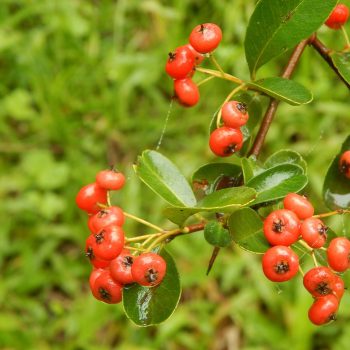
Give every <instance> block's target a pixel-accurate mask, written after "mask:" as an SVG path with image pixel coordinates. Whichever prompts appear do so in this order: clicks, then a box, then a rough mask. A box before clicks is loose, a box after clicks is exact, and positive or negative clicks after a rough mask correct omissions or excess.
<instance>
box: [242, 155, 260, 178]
mask: <svg viewBox="0 0 350 350" xmlns="http://www.w3.org/2000/svg"><path fill="white" fill-rule="evenodd" d="M241 164H242V170H243V177H244V183H247V182H248V181H249V180H250V179H252V178H253V177H254V176H257V175H259V174H260V173H262V172H264V171H265V169H264V168H262V167H260V166H259V165H257V164H256V160H255V159H254V158H253V157H249V158H241Z"/></svg>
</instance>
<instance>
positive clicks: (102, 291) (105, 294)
mask: <svg viewBox="0 0 350 350" xmlns="http://www.w3.org/2000/svg"><path fill="white" fill-rule="evenodd" d="M98 292H99V293H100V296H101V298H102V299H104V300H111V294H110V293H109V292H108V290H106V289H104V288H99V290H98Z"/></svg>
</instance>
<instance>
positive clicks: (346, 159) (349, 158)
mask: <svg viewBox="0 0 350 350" xmlns="http://www.w3.org/2000/svg"><path fill="white" fill-rule="evenodd" d="M339 169H340V172H342V173H343V174H344V176H345V177H347V178H348V179H350V150H349V151H345V152H344V153H343V154H342V155H341V156H340V159H339Z"/></svg>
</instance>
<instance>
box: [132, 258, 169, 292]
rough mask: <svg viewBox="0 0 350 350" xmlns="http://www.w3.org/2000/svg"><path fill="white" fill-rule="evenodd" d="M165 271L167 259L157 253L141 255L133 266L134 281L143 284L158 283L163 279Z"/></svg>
mask: <svg viewBox="0 0 350 350" xmlns="http://www.w3.org/2000/svg"><path fill="white" fill-rule="evenodd" d="M165 272H166V262H165V260H164V259H163V258H162V257H161V256H160V255H158V254H155V253H144V254H141V255H139V256H138V257H136V258H135V260H134V263H133V264H132V266H131V273H132V276H133V278H134V281H135V282H137V283H138V284H140V285H142V286H152V287H153V286H156V285H158V284H159V283H160V282H161V281H162V280H163V278H164V276H165Z"/></svg>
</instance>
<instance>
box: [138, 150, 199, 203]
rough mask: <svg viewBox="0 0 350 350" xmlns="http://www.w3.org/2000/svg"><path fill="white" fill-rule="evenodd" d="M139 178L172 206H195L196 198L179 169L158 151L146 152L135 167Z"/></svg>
mask: <svg viewBox="0 0 350 350" xmlns="http://www.w3.org/2000/svg"><path fill="white" fill-rule="evenodd" d="M134 169H135V171H136V174H137V175H138V177H139V178H140V179H141V180H142V181H143V182H144V183H145V184H146V185H147V186H148V187H150V188H151V189H152V190H153V191H154V192H155V193H157V194H158V195H159V196H160V197H162V198H163V199H165V200H166V201H167V202H168V203H169V204H171V205H183V206H194V205H195V204H196V198H195V196H194V194H193V191H192V188H191V186H190V185H189V184H188V182H187V180H186V179H185V177H184V176H183V175H182V174H181V173H180V171H179V169H178V168H177V167H176V166H175V165H174V164H173V163H172V162H171V161H170V160H169V159H168V158H166V157H164V156H163V155H162V154H160V153H158V152H156V151H150V150H146V151H144V152H143V153H142V155H141V156H139V157H138V162H137V165H136V166H134Z"/></svg>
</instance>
